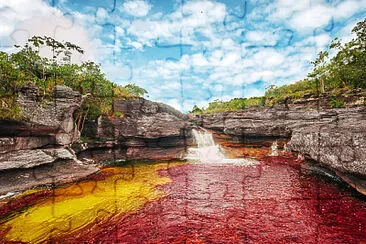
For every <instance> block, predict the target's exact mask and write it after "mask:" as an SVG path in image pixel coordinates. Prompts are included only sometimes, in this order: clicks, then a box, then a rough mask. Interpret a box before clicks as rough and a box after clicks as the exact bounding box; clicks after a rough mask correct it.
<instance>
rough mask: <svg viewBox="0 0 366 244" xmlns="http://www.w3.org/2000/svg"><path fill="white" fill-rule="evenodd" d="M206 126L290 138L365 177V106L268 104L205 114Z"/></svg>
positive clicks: (294, 145) (322, 159)
mask: <svg viewBox="0 0 366 244" xmlns="http://www.w3.org/2000/svg"><path fill="white" fill-rule="evenodd" d="M195 120H196V122H197V123H198V124H201V125H202V126H203V127H205V128H209V129H214V130H218V131H222V132H224V133H225V134H227V135H231V136H233V137H235V138H236V139H237V140H240V139H245V138H250V137H257V138H258V137H270V138H274V139H275V138H289V139H290V142H289V143H288V146H289V148H290V149H292V150H293V151H296V152H299V153H301V154H303V155H304V156H305V157H306V158H309V159H312V160H315V161H316V162H318V163H320V164H322V165H323V166H326V167H327V168H330V169H333V170H334V171H336V172H338V173H340V174H342V175H345V176H347V175H352V176H356V177H358V178H363V179H364V178H365V177H366V108H365V107H354V108H339V109H322V110H316V109H314V108H309V109H306V108H296V109H295V108H293V109H291V108H285V107H278V108H266V109H253V110H243V111H235V112H224V113H216V114H206V115H203V116H202V117H200V118H195Z"/></svg>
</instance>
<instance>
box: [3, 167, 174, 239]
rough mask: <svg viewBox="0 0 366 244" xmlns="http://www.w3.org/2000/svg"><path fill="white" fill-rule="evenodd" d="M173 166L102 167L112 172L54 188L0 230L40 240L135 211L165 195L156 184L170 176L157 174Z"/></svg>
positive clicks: (18, 236)
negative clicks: (48, 195)
mask: <svg viewBox="0 0 366 244" xmlns="http://www.w3.org/2000/svg"><path fill="white" fill-rule="evenodd" d="M173 165H176V164H168V163H160V164H149V165H137V166H134V167H132V166H130V167H129V166H127V167H118V168H117V167H116V168H107V169H104V170H103V171H104V172H108V173H110V174H111V175H110V176H107V177H106V178H104V179H103V180H96V181H85V182H79V183H76V184H73V185H70V186H67V187H63V188H58V189H55V192H54V194H53V195H54V196H53V197H51V198H50V199H48V200H47V201H43V202H42V203H39V204H36V205H34V206H33V207H31V208H29V209H27V211H26V212H24V213H21V214H19V215H17V216H15V217H14V218H12V219H10V220H9V221H8V222H6V223H4V224H3V225H2V226H0V231H1V230H3V231H4V230H6V229H8V228H9V229H10V230H9V231H8V232H7V233H6V236H5V239H6V240H8V241H22V242H30V243H39V242H44V241H46V240H47V239H50V238H52V237H55V236H60V235H62V234H66V233H68V234H69V233H71V232H73V231H76V230H78V229H81V228H83V227H85V226H86V225H88V224H90V223H92V222H94V221H100V220H101V219H103V218H104V219H106V217H111V216H112V215H114V214H118V213H128V212H132V211H135V210H137V209H139V208H140V207H141V206H142V205H143V204H145V203H146V202H148V201H151V200H154V199H157V198H159V197H161V196H163V195H164V192H162V191H161V190H157V189H156V186H158V185H162V184H166V183H168V182H170V179H169V178H167V177H161V176H159V174H158V172H157V171H158V170H159V169H164V168H167V167H171V166H173Z"/></svg>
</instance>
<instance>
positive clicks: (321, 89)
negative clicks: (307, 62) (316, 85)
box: [320, 79, 325, 93]
mask: <svg viewBox="0 0 366 244" xmlns="http://www.w3.org/2000/svg"><path fill="white" fill-rule="evenodd" d="M320 91H321V93H325V87H324V80H323V79H320Z"/></svg>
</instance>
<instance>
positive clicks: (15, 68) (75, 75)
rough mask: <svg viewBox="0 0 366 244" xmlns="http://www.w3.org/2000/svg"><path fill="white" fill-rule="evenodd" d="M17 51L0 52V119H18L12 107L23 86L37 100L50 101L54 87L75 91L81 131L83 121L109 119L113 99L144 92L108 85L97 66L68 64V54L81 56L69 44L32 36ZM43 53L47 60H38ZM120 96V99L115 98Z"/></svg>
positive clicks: (128, 87)
mask: <svg viewBox="0 0 366 244" xmlns="http://www.w3.org/2000/svg"><path fill="white" fill-rule="evenodd" d="M16 47H17V48H18V49H19V51H17V52H15V53H13V54H8V53H5V52H0V99H1V101H0V102H1V103H0V106H1V107H0V119H1V118H7V119H20V118H21V110H20V108H19V107H18V105H17V104H16V97H17V91H18V90H19V88H20V87H22V86H24V85H27V83H34V84H35V85H37V87H38V88H39V89H40V91H41V93H42V97H41V99H49V100H52V99H53V98H52V90H53V88H54V87H55V85H66V86H69V87H71V88H73V89H74V90H76V91H79V92H80V93H81V94H82V95H83V97H84V102H83V105H82V108H81V109H80V110H79V111H77V116H76V118H77V123H78V125H79V129H80V130H82V128H83V124H84V122H85V121H86V120H94V119H96V118H97V117H99V116H100V115H110V114H111V113H112V112H113V111H112V102H113V99H124V98H127V97H128V98H138V97H141V96H143V95H145V94H146V93H147V91H146V90H145V89H143V88H141V87H139V86H137V85H135V84H129V85H127V86H120V85H117V84H115V83H113V82H111V81H109V80H108V79H107V78H106V76H105V74H104V73H103V72H102V70H101V68H100V65H99V64H96V63H94V62H90V61H88V62H83V63H82V64H75V63H72V59H71V57H72V54H73V53H75V52H76V53H77V54H83V53H84V51H83V50H82V48H81V47H79V46H77V45H75V44H72V43H70V42H64V41H62V42H60V41H57V40H55V39H53V38H51V37H47V36H44V37H40V36H33V37H32V38H29V39H28V42H27V43H25V45H24V46H22V47H20V46H16ZM43 49H46V50H48V51H49V52H50V53H51V58H48V57H42V56H41V55H40V50H43ZM118 94H124V96H116V95H118Z"/></svg>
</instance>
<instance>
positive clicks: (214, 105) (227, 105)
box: [190, 97, 265, 114]
mask: <svg viewBox="0 0 366 244" xmlns="http://www.w3.org/2000/svg"><path fill="white" fill-rule="evenodd" d="M264 104H265V97H251V98H234V99H231V100H230V101H227V102H225V101H221V100H218V99H216V100H215V101H213V102H210V103H209V104H208V107H207V108H206V109H204V108H199V107H197V106H196V105H195V106H194V107H193V109H192V111H190V113H193V114H202V113H218V112H224V111H235V110H241V109H245V108H251V107H261V106H264Z"/></svg>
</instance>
